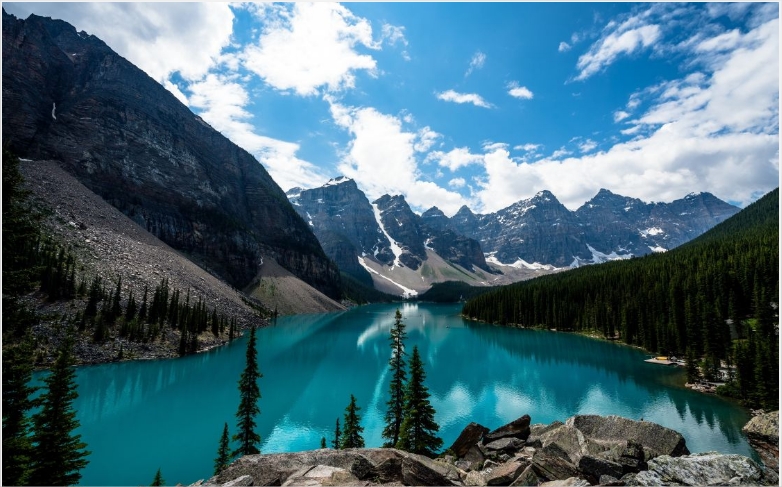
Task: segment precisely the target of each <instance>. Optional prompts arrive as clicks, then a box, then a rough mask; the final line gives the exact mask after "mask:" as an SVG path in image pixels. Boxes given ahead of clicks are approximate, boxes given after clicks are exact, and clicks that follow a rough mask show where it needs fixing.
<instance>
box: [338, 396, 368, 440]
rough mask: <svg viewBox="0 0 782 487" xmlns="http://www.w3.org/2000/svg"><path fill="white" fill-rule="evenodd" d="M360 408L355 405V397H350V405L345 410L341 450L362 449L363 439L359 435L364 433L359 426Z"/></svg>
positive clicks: (362, 428)
mask: <svg viewBox="0 0 782 487" xmlns="http://www.w3.org/2000/svg"><path fill="white" fill-rule="evenodd" d="M360 409H361V408H360V407H358V406H357V405H356V397H355V396H354V395H353V394H351V395H350V404H348V407H346V408H345V425H344V427H343V428H342V443H341V444H340V447H341V448H343V449H344V448H364V438H363V437H362V436H361V433H362V432H363V431H364V427H363V426H361V424H359V423H360V422H361V416H359V415H358V411H359V410H360Z"/></svg>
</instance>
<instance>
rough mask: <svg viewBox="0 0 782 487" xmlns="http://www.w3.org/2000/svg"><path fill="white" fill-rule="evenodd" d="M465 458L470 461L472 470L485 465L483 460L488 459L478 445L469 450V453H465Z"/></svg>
mask: <svg viewBox="0 0 782 487" xmlns="http://www.w3.org/2000/svg"><path fill="white" fill-rule="evenodd" d="M464 460H465V461H468V462H470V468H471V469H472V470H478V469H479V468H481V466H483V462H484V461H486V457H485V456H484V455H483V453H482V452H481V449H480V448H478V447H477V446H476V445H473V446H472V448H470V449H469V450H467V454H465V455H464Z"/></svg>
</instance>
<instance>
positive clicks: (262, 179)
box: [3, 11, 339, 298]
mask: <svg viewBox="0 0 782 487" xmlns="http://www.w3.org/2000/svg"><path fill="white" fill-rule="evenodd" d="M3 141H4V143H6V144H8V147H9V148H10V150H12V151H13V152H15V153H16V154H17V155H19V156H20V157H23V158H29V159H35V160H44V159H46V160H55V161H57V162H58V164H60V165H61V166H62V167H63V168H64V169H65V170H66V171H67V172H69V173H70V174H72V175H74V176H75V177H76V178H78V179H79V181H81V182H82V183H83V184H84V185H85V186H87V187H88V188H89V189H90V190H92V191H93V192H95V193H96V194H98V195H99V196H101V197H103V198H104V199H105V200H106V201H108V202H110V203H111V204H112V205H113V206H115V207H116V208H118V209H119V210H120V211H122V212H123V213H124V214H125V215H127V216H128V217H129V218H131V219H132V220H133V221H135V222H136V223H137V224H139V225H140V226H141V227H142V228H144V229H146V230H148V231H149V232H150V233H152V234H153V235H155V236H156V237H158V238H159V239H160V240H162V241H163V242H165V243H167V244H168V245H170V246H171V247H173V248H175V249H177V250H179V251H180V252H182V253H184V254H185V255H187V256H188V257H189V258H190V259H192V260H193V261H194V262H196V263H198V264H199V265H201V266H202V267H204V268H206V269H209V270H210V271H211V272H214V273H215V274H217V275H219V276H220V277H221V278H223V279H225V280H226V281H227V282H229V283H230V284H232V285H234V286H236V287H244V286H246V285H247V284H249V283H250V282H251V281H252V280H253V279H254V278H255V277H256V274H257V272H258V268H259V265H260V262H261V260H262V259H263V258H273V259H274V260H275V261H276V262H278V263H279V264H280V265H282V266H283V267H284V268H286V269H287V270H289V271H290V272H291V273H293V274H294V275H296V276H297V277H299V278H301V279H302V280H304V281H305V282H307V283H309V284H311V285H312V286H314V287H315V288H317V289H318V290H320V291H322V292H324V293H325V294H327V295H329V296H332V297H335V298H338V297H339V273H338V269H337V267H336V266H335V265H334V264H333V262H331V261H330V260H329V259H328V257H327V256H326V255H325V253H324V252H323V250H322V248H321V247H320V244H319V243H318V241H317V239H316V238H315V237H314V235H313V234H312V232H311V231H310V230H309V228H308V226H307V224H306V223H305V222H304V221H303V220H302V219H301V217H299V215H298V214H297V213H296V212H295V211H294V210H293V208H292V207H291V205H290V203H289V202H288V200H287V199H286V197H285V194H284V193H283V191H282V190H281V189H280V188H279V187H278V186H277V184H276V183H275V182H274V181H273V180H272V179H271V178H270V177H269V175H268V173H267V172H266V171H265V170H264V168H263V167H262V166H261V164H260V163H259V162H258V161H257V160H256V159H255V158H253V156H251V155H250V154H249V153H247V152H246V151H244V150H243V149H241V148H239V147H238V146H236V145H235V144H233V143H232V142H230V141H229V140H228V139H227V138H226V137H224V136H223V135H221V134H220V133H219V132H217V131H216V130H214V129H213V128H211V127H210V126H209V125H207V124H206V123H205V122H204V121H203V120H202V119H201V118H199V117H198V116H196V115H194V114H193V113H192V112H191V111H190V110H189V109H188V108H187V107H186V106H184V105H183V104H182V103H180V102H179V101H178V100H177V99H176V98H175V97H174V96H173V95H172V94H171V93H169V92H168V91H167V90H166V89H165V88H163V87H162V86H161V85H160V84H159V83H157V82H156V81H154V80H153V79H151V78H150V77H149V76H147V75H146V74H145V73H144V72H142V71H141V70H140V69H138V68H136V67H135V66H134V65H132V64H131V63H130V62H128V61H127V60H126V59H124V58H122V57H121V56H119V55H118V54H116V53H115V52H114V51H112V50H111V49H110V48H109V47H108V46H107V45H106V44H105V43H103V42H102V41H101V40H100V39H98V38H96V37H95V36H91V35H88V34H86V33H84V32H76V29H74V28H73V26H71V25H70V24H68V23H66V22H63V21H59V20H52V19H50V18H44V17H39V16H36V15H31V16H30V17H28V18H27V19H26V20H21V19H17V18H16V17H14V16H12V15H8V14H7V13H6V12H5V11H3Z"/></svg>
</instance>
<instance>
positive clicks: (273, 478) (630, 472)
mask: <svg viewBox="0 0 782 487" xmlns="http://www.w3.org/2000/svg"><path fill="white" fill-rule="evenodd" d="M778 482H779V476H778V474H777V472H775V471H774V470H773V469H772V468H768V467H767V466H766V467H764V466H763V465H759V464H758V463H756V462H755V461H753V460H752V459H750V458H747V457H744V456H741V455H735V454H730V455H724V454H720V453H717V452H707V453H696V454H690V452H689V451H688V449H687V446H686V443H685V439H684V437H682V435H681V434H680V433H678V432H676V431H674V430H672V429H669V428H665V427H663V426H660V425H658V424H655V423H652V422H649V421H633V420H630V419H626V418H622V417H619V416H605V417H601V416H596V415H578V416H573V417H571V418H569V419H567V420H566V421H565V422H564V423H562V422H560V421H555V422H553V423H551V424H548V425H544V424H535V425H530V417H529V416H528V415H524V416H522V417H520V418H518V419H516V420H515V421H512V422H511V423H508V424H506V425H504V426H501V427H499V428H497V429H495V430H493V431H489V429H488V428H486V427H484V426H482V425H480V424H477V423H470V424H469V425H467V427H466V428H465V429H464V430H463V431H462V433H461V434H460V435H459V437H458V438H457V439H456V441H455V442H454V443H453V445H451V446H450V448H448V450H447V453H446V454H445V455H443V456H441V457H439V458H437V459H434V460H433V459H430V458H428V457H425V456H422V455H416V454H414V453H408V452H405V451H400V450H396V449H392V448H365V449H358V448H351V449H346V450H331V449H320V450H313V451H305V452H298V453H276V454H269V455H246V456H244V457H241V458H239V459H238V460H237V461H235V462H234V463H232V464H231V465H230V466H229V467H228V468H226V469H224V470H223V471H222V472H220V473H219V474H218V475H216V476H214V477H212V478H210V479H208V480H206V481H205V482H204V481H199V482H197V483H196V484H194V485H223V486H236V485H309V486H320V485H324V486H325V485H354V486H359V485H363V486H366V485H478V486H480V485H514V486H515V485H519V486H521V485H541V486H547V487H555V486H584V487H585V486H589V485H776V484H777V483H778Z"/></svg>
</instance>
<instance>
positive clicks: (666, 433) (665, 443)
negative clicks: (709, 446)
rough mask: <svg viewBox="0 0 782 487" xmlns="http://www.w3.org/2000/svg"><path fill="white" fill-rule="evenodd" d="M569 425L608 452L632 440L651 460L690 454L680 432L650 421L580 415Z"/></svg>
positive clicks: (647, 458)
mask: <svg viewBox="0 0 782 487" xmlns="http://www.w3.org/2000/svg"><path fill="white" fill-rule="evenodd" d="M565 425H566V426H572V427H574V428H576V429H578V430H579V431H580V432H581V433H582V434H583V435H584V437H586V438H587V440H588V441H589V442H590V443H598V444H603V445H604V446H605V449H608V448H610V447H611V446H612V445H616V444H617V443H618V444H625V442H626V441H628V440H631V441H633V442H635V443H638V444H641V445H643V448H644V454H645V460H647V461H648V460H649V459H651V458H654V457H657V456H660V455H669V456H672V457H678V456H681V455H686V454H688V453H690V451H689V450H688V449H687V445H686V444H685V441H684V437H683V436H682V435H681V434H680V433H678V432H676V431H674V430H672V429H670V428H666V427H664V426H660V425H659V424H656V423H652V422H649V421H633V420H632V419H627V418H622V417H620V416H597V415H579V416H573V417H572V418H569V419H568V420H567V421H566V422H565Z"/></svg>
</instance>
